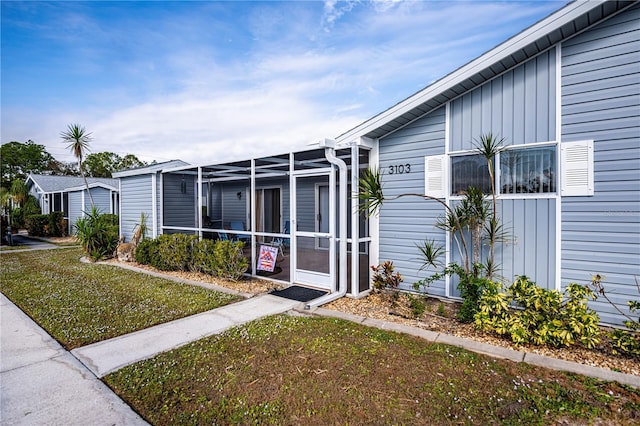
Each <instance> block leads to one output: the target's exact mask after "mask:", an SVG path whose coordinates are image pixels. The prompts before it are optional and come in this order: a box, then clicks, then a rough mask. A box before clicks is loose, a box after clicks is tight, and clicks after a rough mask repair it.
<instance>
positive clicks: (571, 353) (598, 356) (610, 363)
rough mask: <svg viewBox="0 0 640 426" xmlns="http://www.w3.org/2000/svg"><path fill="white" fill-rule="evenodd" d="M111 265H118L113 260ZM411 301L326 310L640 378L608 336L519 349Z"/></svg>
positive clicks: (382, 298)
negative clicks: (588, 342)
mask: <svg viewBox="0 0 640 426" xmlns="http://www.w3.org/2000/svg"><path fill="white" fill-rule="evenodd" d="M111 262H118V261H117V260H111ZM133 265H135V266H137V267H140V268H143V269H148V270H153V271H156V272H162V273H163V274H167V275H171V276H174V277H178V278H183V279H188V280H192V281H198V282H203V283H212V284H216V285H219V286H222V287H226V288H230V289H234V290H237V291H240V292H243V293H248V294H264V293H269V292H272V291H274V290H281V289H283V288H285V287H286V286H285V285H282V284H279V283H276V282H273V281H268V280H261V279H243V280H240V281H237V282H230V281H226V280H222V279H219V278H216V277H212V276H210V275H206V274H202V273H196V272H179V271H169V272H167V271H157V270H155V268H152V267H150V266H148V265H141V264H137V263H133ZM409 301H410V298H409V296H407V295H404V294H401V295H400V297H399V298H398V299H397V301H396V302H395V303H393V300H392V298H391V296H390V295H386V294H379V293H378V294H371V295H369V296H367V297H364V298H361V299H352V298H348V297H343V298H340V299H338V300H335V301H333V302H331V303H328V304H326V305H324V306H323V308H327V309H333V310H336V311H341V312H346V313H350V314H354V315H359V316H362V317H367V318H374V319H379V320H384V321H390V322H396V323H401V324H405V325H410V326H413V327H419V328H423V329H427V330H432V331H435V332H440V333H447V334H451V335H455V336H459V337H465V338H468V339H473V340H476V341H479V342H483V343H488V344H491V345H494V346H501V347H504V348H509V349H514V350H520V351H526V352H531V353H536V354H539V355H545V356H549V357H553V358H557V359H562V360H565V361H572V362H577V363H581V364H585V365H590V366H593V367H600V368H608V369H610V370H613V371H619V372H622V373H627V374H633V375H635V376H640V363H638V361H637V360H635V359H632V358H628V357H625V356H622V355H614V354H613V353H612V351H611V346H610V345H609V342H608V340H607V338H606V336H605V334H604V333H603V335H602V337H601V340H602V342H601V343H600V345H599V346H598V347H596V348H594V349H588V348H585V347H583V346H580V345H574V346H571V347H565V348H551V347H541V346H533V345H520V346H516V345H514V344H513V343H511V341H510V340H507V339H505V338H502V337H500V336H497V335H491V334H489V333H486V332H483V331H481V330H478V329H477V328H476V327H475V326H474V325H473V324H463V323H460V322H458V321H457V320H456V319H455V318H456V315H457V310H458V304H457V303H455V302H451V301H445V300H440V299H436V298H430V297H426V298H425V302H426V308H425V311H424V312H423V313H422V315H420V316H419V317H415V316H414V314H413V312H412V309H411V307H410V304H409ZM606 330H607V329H606V328H603V331H606Z"/></svg>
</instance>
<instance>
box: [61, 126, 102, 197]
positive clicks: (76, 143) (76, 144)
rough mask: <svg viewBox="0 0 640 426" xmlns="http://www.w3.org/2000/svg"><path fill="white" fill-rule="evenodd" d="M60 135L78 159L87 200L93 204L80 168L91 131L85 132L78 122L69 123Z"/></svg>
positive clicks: (87, 148) (80, 167) (87, 184)
mask: <svg viewBox="0 0 640 426" xmlns="http://www.w3.org/2000/svg"><path fill="white" fill-rule="evenodd" d="M60 137H61V138H62V140H63V141H64V142H65V143H67V144H68V145H67V148H69V149H70V150H71V152H72V153H73V156H74V157H76V159H77V160H78V168H79V169H80V176H82V179H83V180H84V184H85V186H86V187H87V192H88V193H89V200H91V206H95V203H94V202H93V196H92V195H91V190H90V189H89V183H88V182H87V178H86V176H85V175H84V171H83V170H82V158H83V157H84V154H85V152H86V151H88V150H89V143H90V142H91V133H87V131H86V130H85V128H84V126H81V125H79V124H69V125H68V126H67V130H65V131H64V132H60Z"/></svg>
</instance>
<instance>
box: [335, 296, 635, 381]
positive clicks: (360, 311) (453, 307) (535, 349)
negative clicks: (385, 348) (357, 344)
mask: <svg viewBox="0 0 640 426" xmlns="http://www.w3.org/2000/svg"><path fill="white" fill-rule="evenodd" d="M409 300H410V299H409V297H407V296H404V295H401V296H400V297H399V298H398V300H397V302H396V303H395V304H394V303H393V300H392V298H391V297H390V296H389V295H384V294H371V295H369V296H367V297H365V298H362V299H350V298H346V297H343V298H341V299H338V300H335V301H333V302H331V303H329V304H327V305H324V306H323V307H324V308H327V309H333V310H336V311H341V312H346V313H350V314H354V315H359V316H363V317H367V318H374V319H379V320H385V321H391V322H397V323H401V324H405V325H410V326H413V327H419V328H423V329H427V330H431V331H435V332H442V333H447V334H452V335H455V336H459V337H465V338H468V339H473V340H476V341H479V342H483V343H488V344H491V345H494V346H501V347H504V348H508V349H513V350H520V351H526V352H531V353H536V354H539V355H545V356H549V357H553V358H557V359H562V360H565V361H572V362H577V363H581V364H585V365H590V366H593V367H601V368H608V369H610V370H614V371H619V372H622V373H627V374H633V375H635V376H640V363H638V361H637V360H634V359H632V358H628V357H625V356H622V355H614V354H613V353H612V351H611V347H610V345H609V342H608V340H607V338H606V336H605V334H604V332H605V331H607V329H606V328H604V327H603V335H602V336H601V340H602V342H601V343H600V345H599V346H597V347H596V348H594V349H588V348H585V347H583V346H580V345H574V346H571V347H565V348H551V347H543V346H534V345H520V346H516V345H514V344H513V343H512V342H511V341H510V340H507V339H505V338H502V337H501V336H497V335H492V334H489V333H486V332H483V331H481V330H479V329H477V328H476V327H475V325H473V324H463V323H460V322H458V321H457V320H456V319H455V318H456V314H457V310H458V304H457V303H455V302H449V301H441V300H439V299H436V298H429V297H427V298H425V301H426V304H427V305H426V309H425V312H424V313H423V314H422V315H420V316H419V317H415V316H414V315H413V312H412V310H411V307H410V305H409ZM440 314H443V315H440Z"/></svg>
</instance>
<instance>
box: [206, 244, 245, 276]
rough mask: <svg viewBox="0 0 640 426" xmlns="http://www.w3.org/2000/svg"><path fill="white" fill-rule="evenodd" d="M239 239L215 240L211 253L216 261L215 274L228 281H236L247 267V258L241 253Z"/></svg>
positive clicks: (241, 245)
mask: <svg viewBox="0 0 640 426" xmlns="http://www.w3.org/2000/svg"><path fill="white" fill-rule="evenodd" d="M242 247H244V243H243V242H241V241H220V240H218V241H216V242H215V246H214V250H213V255H214V257H215V259H216V262H217V265H218V267H217V270H216V271H215V275H217V276H219V277H220V278H224V279H227V280H230V281H238V280H239V279H240V278H242V276H243V275H244V273H245V272H247V269H249V260H248V259H247V258H246V257H245V256H244V254H243V253H242Z"/></svg>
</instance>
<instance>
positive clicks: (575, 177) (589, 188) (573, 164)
mask: <svg viewBox="0 0 640 426" xmlns="http://www.w3.org/2000/svg"><path fill="white" fill-rule="evenodd" d="M560 171H561V173H562V181H561V185H562V186H561V188H562V189H561V191H560V195H562V196H563V197H577V196H588V195H593V193H594V188H593V141H579V142H562V143H561V144H560Z"/></svg>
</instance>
